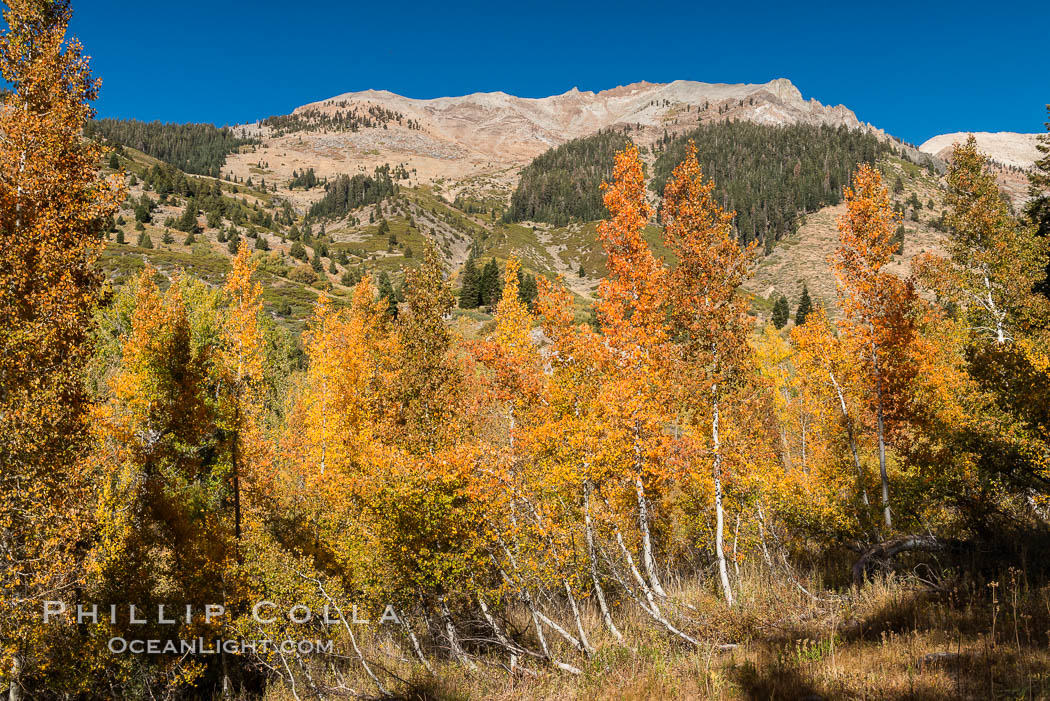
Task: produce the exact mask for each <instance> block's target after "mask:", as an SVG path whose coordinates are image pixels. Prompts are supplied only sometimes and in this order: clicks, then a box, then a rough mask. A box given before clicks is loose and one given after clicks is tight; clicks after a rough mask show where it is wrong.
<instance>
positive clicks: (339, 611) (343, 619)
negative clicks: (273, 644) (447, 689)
mask: <svg viewBox="0 0 1050 701" xmlns="http://www.w3.org/2000/svg"><path fill="white" fill-rule="evenodd" d="M300 576H301V575H300ZM303 579H307V578H306V577H303ZM310 581H312V582H313V583H314V584H316V585H317V589H318V591H320V592H321V595H322V596H323V597H324V598H325V599H327V600H328V603H330V604H331V605H332V606H333V607H334V608H335V612H336V614H337V615H338V616H339V620H340V621H341V622H342V624H343V628H345V629H346V634H347V635H348V636H350V645H351V646H352V647H353V648H354V654H356V655H357V660H358V661H359V662H360V663H361V667H362V668H363V669H364V670H365V673H367V674H368V676H369V678H371V680H372V683H373V684H375V685H376V688H377V689H379V693H380V694H382V695H383V696H389V695H390V692H389V691H387V689H386V687H385V686H383V683H382V682H381V681H379V677H377V676H376V674H375V672H373V671H372V668H371V667H370V666H369V664H368V661H367V660H365V655H364V653H363V652H361V648H360V647H358V645H357V636H355V635H354V631H353V629H352V628H351V627H350V624H349V623H347V622H346V616H344V615H343V609H342V608H340V606H339V604H337V603H336V602H335V599H333V598H332V597H331V596H329V595H328V592H326V591H325V589H324V586H322V585H321V580H319V579H313V580H310ZM281 659H282V661H283V660H284V657H283V655H282V657H281ZM287 667H288V663H287V662H285V668H286V669H287ZM288 674H289V676H291V670H288ZM292 683H293V684H294V683H295V682H294V680H293V682H292ZM296 698H298V697H296Z"/></svg>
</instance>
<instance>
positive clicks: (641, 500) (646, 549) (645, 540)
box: [634, 424, 667, 597]
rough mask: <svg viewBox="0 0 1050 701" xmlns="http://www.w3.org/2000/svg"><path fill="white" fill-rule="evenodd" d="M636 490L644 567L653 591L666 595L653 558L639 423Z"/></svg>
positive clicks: (636, 446) (636, 449)
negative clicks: (643, 481)
mask: <svg viewBox="0 0 1050 701" xmlns="http://www.w3.org/2000/svg"><path fill="white" fill-rule="evenodd" d="M634 491H635V496H636V498H637V500H638V530H639V532H640V533H641V536H642V567H644V568H645V574H646V576H648V578H649V584H650V586H652V589H653V591H654V592H656V594H657V595H658V596H663V597H666V596H667V593H666V592H665V591H664V588H663V587H662V586H661V585H660V578H659V577H658V576H657V574H656V562H655V559H654V558H653V541H652V536H651V535H650V533H649V502H648V501H647V500H646V498H645V486H644V485H643V484H642V447H641V441H640V438H639V429H638V426H637V424H636V425H635V428H634Z"/></svg>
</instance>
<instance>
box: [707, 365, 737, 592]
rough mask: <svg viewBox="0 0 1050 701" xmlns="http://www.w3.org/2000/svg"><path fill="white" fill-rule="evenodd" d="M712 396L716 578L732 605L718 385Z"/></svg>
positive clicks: (714, 388)
mask: <svg viewBox="0 0 1050 701" xmlns="http://www.w3.org/2000/svg"><path fill="white" fill-rule="evenodd" d="M712 392H713V394H714V402H713V405H712V406H713V409H714V411H713V412H712V415H711V438H712V440H713V441H714V455H715V463H714V480H715V558H716V559H717V560H718V577H719V579H720V580H721V581H722V593H723V594H725V597H726V602H727V603H728V604H729V605H730V606H732V605H733V590H732V588H731V587H730V586H729V572H728V571H727V570H726V556H725V553H724V552H723V549H722V537H723V532H724V530H725V515H724V514H723V512H722V443H721V440H720V439H719V435H718V385H715V386H714V387H713V388H712Z"/></svg>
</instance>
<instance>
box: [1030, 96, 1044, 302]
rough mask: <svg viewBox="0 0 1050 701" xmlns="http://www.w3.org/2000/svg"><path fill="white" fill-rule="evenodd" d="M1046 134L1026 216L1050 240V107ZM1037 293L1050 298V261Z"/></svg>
mask: <svg viewBox="0 0 1050 701" xmlns="http://www.w3.org/2000/svg"><path fill="white" fill-rule="evenodd" d="M1046 112H1047V121H1046V133H1045V134H1040V135H1039V139H1038V142H1037V143H1036V148H1037V149H1038V150H1039V153H1041V154H1042V156H1041V157H1040V158H1039V160H1037V161H1036V162H1035V164H1034V166H1033V167H1032V170H1031V171H1029V173H1028V195H1029V197H1030V198H1031V199H1029V200H1028V204H1027V205H1026V206H1025V215H1027V216H1028V218H1029V219H1030V220H1031V222H1032V225H1033V226H1035V230H1036V233H1037V234H1039V236H1042V237H1043V238H1050V105H1047V106H1046ZM1035 290H1036V292H1041V293H1042V294H1043V295H1045V296H1046V297H1050V260H1048V261H1047V263H1046V278H1044V279H1043V280H1041V281H1040V282H1038V283H1036V286H1035Z"/></svg>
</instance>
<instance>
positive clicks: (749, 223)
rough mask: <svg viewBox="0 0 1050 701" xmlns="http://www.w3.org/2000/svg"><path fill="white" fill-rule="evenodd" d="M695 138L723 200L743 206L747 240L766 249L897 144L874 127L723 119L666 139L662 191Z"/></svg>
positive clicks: (657, 171) (657, 182) (741, 226)
mask: <svg viewBox="0 0 1050 701" xmlns="http://www.w3.org/2000/svg"><path fill="white" fill-rule="evenodd" d="M690 141H693V142H694V143H695V144H696V148H697V157H698V158H699V161H700V165H701V166H702V167H703V170H704V175H705V176H707V177H708V178H712V179H713V180H714V181H715V183H716V185H715V187H716V190H715V193H716V194H717V196H718V201H719V202H720V203H722V204H723V205H724V206H725V207H726V208H727V209H730V210H732V211H735V212H736V220H735V228H736V231H737V233H738V236H739V237H740V240H741V241H742V242H744V243H750V242H751V241H758V242H759V245H760V246H764V248H765V250H766V251H767V252H768V251H770V250H772V248H773V246H774V245H775V244H776V242H777V241H779V240H780V239H781V238H782V237H783V236H785V235H787V234H791V233H794V232H795V231H796V230H797V229H798V226H799V217H800V215H802V214H804V213H805V212H815V211H816V210H818V209H820V208H821V207H825V206H827V205H833V204H837V203H838V202H839V201H840V200H841V198H842V188H843V186H844V185H846V184H847V183H848V182H849V178H850V175H851V174H852V173H853V171H854V170H855V169H856V167H857V164H858V163H875V161H876V160H877V159H878V158H879V156H881V155H886V154H889V153H892V152H893V150H892V147H891V146H890V145H888V144H886V143H882V142H880V141H879V140H878V139H877V138H876V137H875V136H874V135H872V134H870V133H867V132H863V131H860V130H855V129H848V128H846V127H826V126H813V125H809V124H795V125H788V126H769V125H762V124H754V123H751V122H738V121H729V122H717V123H713V124H706V125H703V126H701V127H698V128H697V129H695V130H693V131H691V132H688V133H687V134H685V135H683V136H680V137H678V138H675V139H670V140H667V141H663V142H662V143H660V144H659V149H660V150H659V156H658V157H657V159H656V162H655V165H654V166H653V176H652V185H651V187H652V189H653V190H654V191H655V192H657V193H658V194H663V189H664V186H665V184H666V183H667V180H668V179H669V178H670V176H671V172H672V171H673V170H674V168H675V166H677V165H678V164H679V163H681V162H682V159H683V158H684V157H685V154H686V151H687V145H688V143H689V142H690Z"/></svg>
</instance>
